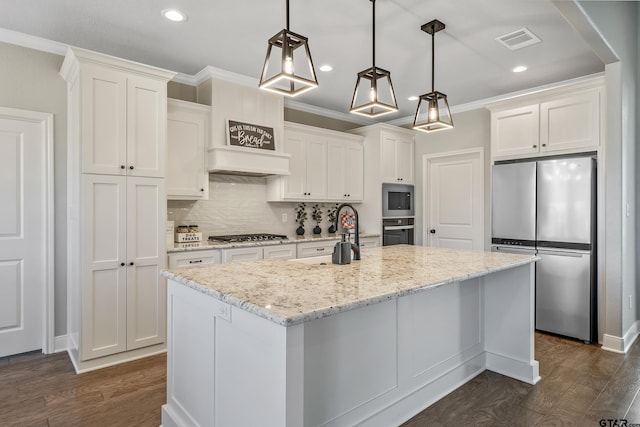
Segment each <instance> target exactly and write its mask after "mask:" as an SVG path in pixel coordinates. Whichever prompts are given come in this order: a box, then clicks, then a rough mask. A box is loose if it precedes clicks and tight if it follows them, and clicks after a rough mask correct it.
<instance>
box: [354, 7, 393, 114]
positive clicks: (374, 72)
mask: <svg viewBox="0 0 640 427" xmlns="http://www.w3.org/2000/svg"><path fill="white" fill-rule="evenodd" d="M369 1H371V3H372V9H373V19H372V21H373V25H372V27H373V29H372V39H373V42H372V51H373V52H372V56H373V61H372V62H373V65H372V66H371V68H367V69H366V70H364V71H360V72H359V73H358V80H357V82H356V88H355V90H354V91H353V99H352V100H351V108H350V109H349V111H351V112H352V113H356V114H362V115H365V116H370V117H373V116H379V115H381V114H387V113H393V112H394V111H398V104H397V102H396V96H395V94H394V93H393V84H392V83H391V73H390V72H389V71H387V70H383V69H382V68H378V67H376V0H369Z"/></svg>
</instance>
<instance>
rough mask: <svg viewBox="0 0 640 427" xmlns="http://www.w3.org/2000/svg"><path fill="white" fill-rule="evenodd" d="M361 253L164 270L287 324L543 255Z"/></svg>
mask: <svg viewBox="0 0 640 427" xmlns="http://www.w3.org/2000/svg"><path fill="white" fill-rule="evenodd" d="M362 255H363V257H362V260H360V261H352V262H351V264H347V265H335V264H331V260H330V259H329V260H326V259H325V258H327V257H315V258H303V259H297V260H282V259H271V260H261V261H251V262H236V263H227V264H214V265H204V266H201V267H187V268H179V269H172V270H165V271H163V272H162V275H163V276H164V277H167V278H169V279H172V280H174V281H176V282H178V283H181V284H184V285H186V286H188V287H190V288H193V289H195V290H197V291H200V292H202V293H204V294H207V295H210V296H211V297H213V298H216V299H218V300H220V301H222V302H225V303H228V304H230V305H232V306H235V307H239V308H242V309H243V310H246V311H249V312H251V313H254V314H256V315H258V316H261V317H264V318H266V319H269V320H271V321H273V322H275V323H277V324H280V325H283V326H289V325H294V324H297V323H302V322H305V321H309V320H313V319H319V318H322V317H326V316H330V315H332V314H336V313H340V312H343V311H347V310H351V309H354V308H358V307H362V306H366V305H370V304H374V303H377V302H381V301H385V300H389V299H392V298H395V297H400V296H403V295H409V294H412V293H416V292H420V291H423V290H426V289H428V288H433V287H437V286H442V285H446V284H448V283H453V282H458V281H462V280H466V279H470V278H474V277H480V276H484V275H487V274H489V273H492V272H496V271H500V270H504V269H508V268H511V267H515V266H519V265H524V264H527V263H530V262H533V261H535V260H538V258H537V257H534V256H528V255H515V254H506V253H497V252H481V251H462V250H455V249H441V248H431V247H424V246H407V245H397V246H385V247H375V248H370V249H367V250H365V251H363V254H362ZM322 261H325V262H326V264H324V265H321V264H320V262H322Z"/></svg>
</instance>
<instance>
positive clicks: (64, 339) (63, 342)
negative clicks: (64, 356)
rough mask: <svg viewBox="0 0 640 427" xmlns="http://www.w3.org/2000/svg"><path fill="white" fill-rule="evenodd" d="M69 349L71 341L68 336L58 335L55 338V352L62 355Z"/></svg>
mask: <svg viewBox="0 0 640 427" xmlns="http://www.w3.org/2000/svg"><path fill="white" fill-rule="evenodd" d="M68 348H69V339H68V336H67V335H58V336H57V337H54V338H53V352H54V353H60V352H62V351H67V349H68Z"/></svg>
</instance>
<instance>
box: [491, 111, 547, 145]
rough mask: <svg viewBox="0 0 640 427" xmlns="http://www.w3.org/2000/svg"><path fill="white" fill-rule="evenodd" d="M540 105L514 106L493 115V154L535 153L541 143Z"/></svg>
mask: <svg viewBox="0 0 640 427" xmlns="http://www.w3.org/2000/svg"><path fill="white" fill-rule="evenodd" d="M539 123H540V112H539V108H538V105H537V104H536V105H528V106H525V107H519V108H513V109H510V110H506V111H500V112H497V113H495V114H492V115H491V154H492V155H493V156H515V155H527V154H534V153H537V152H538V151H539V144H540V126H539Z"/></svg>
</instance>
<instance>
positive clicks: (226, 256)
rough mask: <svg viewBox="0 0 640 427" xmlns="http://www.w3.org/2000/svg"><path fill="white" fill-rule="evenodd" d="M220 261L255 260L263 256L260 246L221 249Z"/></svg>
mask: <svg viewBox="0 0 640 427" xmlns="http://www.w3.org/2000/svg"><path fill="white" fill-rule="evenodd" d="M221 253H222V262H237V261H255V260H258V259H262V258H263V252H262V248H261V247H255V246H253V247H245V248H230V249H221Z"/></svg>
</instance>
